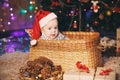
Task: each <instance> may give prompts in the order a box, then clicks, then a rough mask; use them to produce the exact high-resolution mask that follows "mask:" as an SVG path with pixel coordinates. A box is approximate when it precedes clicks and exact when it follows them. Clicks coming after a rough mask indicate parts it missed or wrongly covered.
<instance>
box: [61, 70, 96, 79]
mask: <svg viewBox="0 0 120 80" xmlns="http://www.w3.org/2000/svg"><path fill="white" fill-rule="evenodd" d="M94 74H95V69H89V73H87V72H85V71H79V70H70V71H66V72H65V73H64V75H63V80H93V79H94Z"/></svg>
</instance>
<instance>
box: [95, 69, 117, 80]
mask: <svg viewBox="0 0 120 80" xmlns="http://www.w3.org/2000/svg"><path fill="white" fill-rule="evenodd" d="M94 80H116V73H115V71H114V70H113V69H111V68H108V67H97V70H96V73H95V79H94Z"/></svg>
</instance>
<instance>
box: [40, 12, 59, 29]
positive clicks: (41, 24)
mask: <svg viewBox="0 0 120 80" xmlns="http://www.w3.org/2000/svg"><path fill="white" fill-rule="evenodd" d="M55 18H57V16H56V15H55V14H54V13H50V14H48V15H47V16H45V17H43V18H42V19H41V20H40V21H39V24H40V28H42V27H44V26H45V25H46V24H47V23H48V22H49V21H50V20H52V19H55Z"/></svg>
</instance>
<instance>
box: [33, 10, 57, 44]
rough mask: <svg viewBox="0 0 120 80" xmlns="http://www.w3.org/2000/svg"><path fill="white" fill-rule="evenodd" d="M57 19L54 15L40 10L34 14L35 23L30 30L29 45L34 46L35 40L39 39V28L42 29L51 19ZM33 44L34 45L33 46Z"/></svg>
mask: <svg viewBox="0 0 120 80" xmlns="http://www.w3.org/2000/svg"><path fill="white" fill-rule="evenodd" d="M55 18H57V16H56V14H55V13H53V12H49V11H45V10H40V11H39V12H38V13H37V14H36V19H35V22H34V24H33V28H32V30H33V31H32V34H31V37H32V39H33V40H32V41H31V45H34V44H36V43H37V42H36V40H37V39H38V38H39V37H40V35H41V28H42V27H44V26H45V25H46V24H47V23H48V22H49V21H51V20H52V19H55ZM33 43H34V44H33Z"/></svg>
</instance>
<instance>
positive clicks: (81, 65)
mask: <svg viewBox="0 0 120 80" xmlns="http://www.w3.org/2000/svg"><path fill="white" fill-rule="evenodd" d="M76 67H77V68H78V69H81V70H83V71H85V72H87V73H89V68H88V67H87V66H86V65H84V64H82V63H81V62H80V61H78V62H77V63H76Z"/></svg>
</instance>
